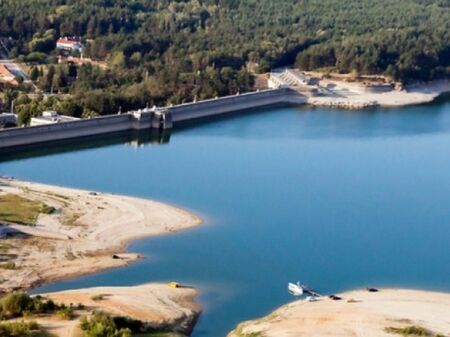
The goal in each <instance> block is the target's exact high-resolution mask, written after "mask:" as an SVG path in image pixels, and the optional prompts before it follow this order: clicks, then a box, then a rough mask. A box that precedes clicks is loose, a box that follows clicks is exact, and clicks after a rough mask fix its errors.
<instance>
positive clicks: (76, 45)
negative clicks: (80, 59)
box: [56, 37, 84, 53]
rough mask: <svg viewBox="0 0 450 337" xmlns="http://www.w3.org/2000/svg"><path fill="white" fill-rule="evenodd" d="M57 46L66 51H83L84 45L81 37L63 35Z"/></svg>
mask: <svg viewBox="0 0 450 337" xmlns="http://www.w3.org/2000/svg"><path fill="white" fill-rule="evenodd" d="M56 48H58V49H60V50H65V51H78V52H80V53H82V52H83V48H84V46H83V44H82V43H81V41H80V40H79V39H76V38H68V37H62V38H60V39H59V40H58V41H56Z"/></svg>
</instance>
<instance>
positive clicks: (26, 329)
mask: <svg viewBox="0 0 450 337" xmlns="http://www.w3.org/2000/svg"><path fill="white" fill-rule="evenodd" d="M0 336H2V337H47V336H49V334H48V333H46V332H45V331H44V330H42V328H41V327H40V325H39V324H37V323H36V322H13V323H0Z"/></svg>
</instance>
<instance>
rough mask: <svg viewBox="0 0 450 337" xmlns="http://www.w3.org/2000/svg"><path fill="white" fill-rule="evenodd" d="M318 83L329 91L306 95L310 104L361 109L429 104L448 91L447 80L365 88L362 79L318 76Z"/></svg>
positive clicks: (449, 91) (449, 89) (449, 85)
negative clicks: (350, 79)
mask: <svg viewBox="0 0 450 337" xmlns="http://www.w3.org/2000/svg"><path fill="white" fill-rule="evenodd" d="M320 85H321V86H322V87H323V88H326V90H329V94H328V95H324V96H313V97H308V99H307V103H306V104H308V105H311V106H322V107H330V108H347V109H363V108H371V107H382V108H396V107H398V108H400V107H407V106H411V105H422V104H430V103H433V102H435V101H436V100H438V99H439V98H441V97H444V96H446V95H448V94H450V80H435V81H431V82H428V83H416V84H412V85H408V86H406V87H405V88H404V89H402V90H398V89H394V88H392V89H391V90H389V91H384V92H383V91H380V92H377V91H373V92H371V91H367V90H368V88H370V86H366V85H365V84H364V83H361V82H346V81H343V80H336V79H334V80H327V79H325V80H321V81H320Z"/></svg>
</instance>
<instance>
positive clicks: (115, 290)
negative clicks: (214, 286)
mask: <svg viewBox="0 0 450 337" xmlns="http://www.w3.org/2000/svg"><path fill="white" fill-rule="evenodd" d="M196 295H197V292H196V290H194V289H191V288H171V287H169V286H167V285H165V284H144V285H139V286H134V287H96V288H86V289H80V290H68V291H62V292H55V293H48V294H42V296H44V297H46V298H51V299H52V300H54V301H55V303H58V304H65V305H72V304H78V303H82V304H83V305H84V308H83V309H82V310H77V312H76V315H75V318H74V319H72V320H61V319H58V318H57V317H54V316H45V315H43V316H41V317H31V318H30V320H33V321H36V322H38V323H39V324H40V325H41V326H42V327H43V328H44V329H45V330H46V331H48V332H50V333H53V334H54V335H56V336H59V337H75V336H80V335H81V331H80V318H81V317H83V316H89V315H90V314H91V313H92V312H94V311H101V312H105V313H107V314H109V315H111V316H114V317H130V318H133V319H134V320H138V321H140V322H142V323H143V324H144V325H145V329H153V330H167V331H171V332H174V333H179V334H182V335H189V334H190V332H191V331H192V328H193V326H194V325H195V323H196V321H197V318H198V316H199V315H200V313H201V309H200V306H199V305H197V304H195V302H194V299H195V297H196Z"/></svg>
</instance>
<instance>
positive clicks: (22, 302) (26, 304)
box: [0, 292, 59, 336]
mask: <svg viewBox="0 0 450 337" xmlns="http://www.w3.org/2000/svg"><path fill="white" fill-rule="evenodd" d="M58 308H59V307H58V306H57V305H56V304H55V303H54V302H53V301H52V300H46V299H44V298H42V297H40V296H37V297H35V298H32V297H30V296H29V295H28V294H26V293H24V292H14V293H11V294H8V295H6V296H5V297H3V298H2V299H1V301H0V309H1V313H0V316H1V317H2V318H13V317H23V316H28V315H32V314H43V313H53V312H55V310H56V309H58ZM0 336H1V335H0Z"/></svg>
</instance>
